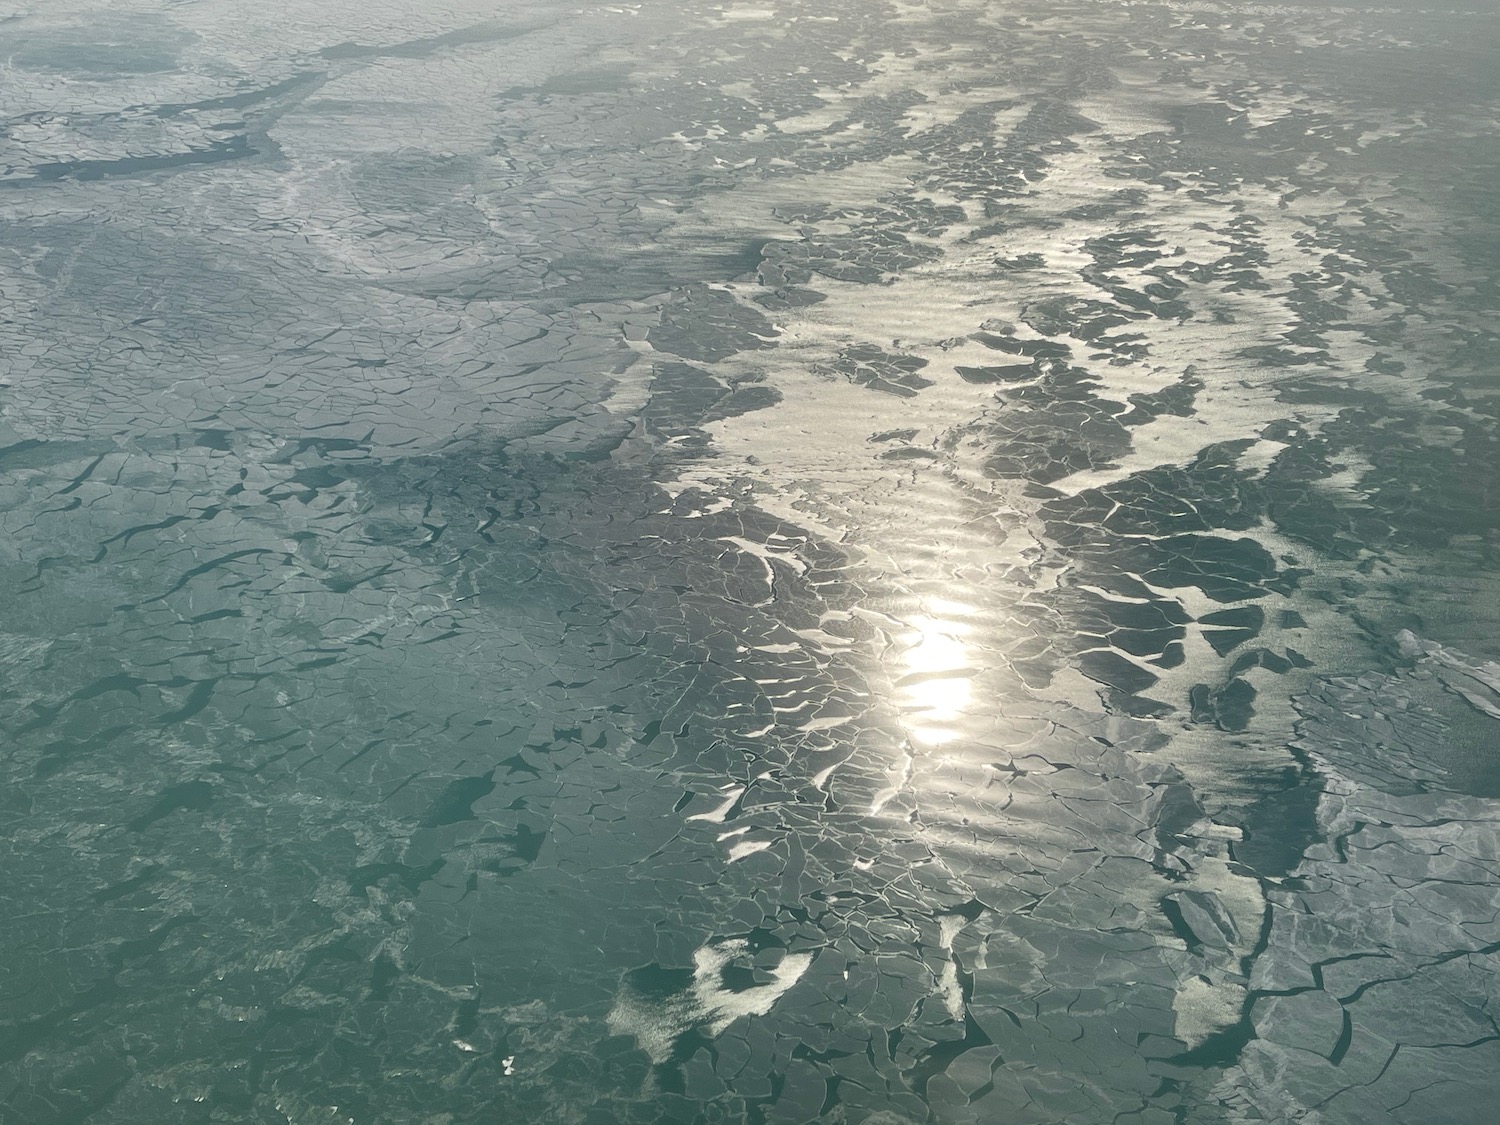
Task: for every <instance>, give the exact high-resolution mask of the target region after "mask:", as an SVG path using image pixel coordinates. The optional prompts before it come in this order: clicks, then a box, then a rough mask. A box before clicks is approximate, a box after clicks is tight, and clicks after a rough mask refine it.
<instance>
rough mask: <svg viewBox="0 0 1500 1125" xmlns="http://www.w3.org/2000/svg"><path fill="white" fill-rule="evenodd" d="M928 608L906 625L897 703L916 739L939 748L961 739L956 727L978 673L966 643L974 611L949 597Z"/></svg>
mask: <svg viewBox="0 0 1500 1125" xmlns="http://www.w3.org/2000/svg"><path fill="white" fill-rule="evenodd" d="M927 609H928V610H929V612H928V613H924V614H919V615H917V616H914V617H912V618H909V619H908V621H907V624H908V625H910V626H911V631H910V633H908V634H907V635H906V637H905V638H904V639H905V640H906V642H907V648H906V650H905V651H904V652H903V653H902V654H901V655H902V665H903V666H904V668H905V671H904V673H903V674H902V675H901V677H900V678H899V679H898V680H897V681H896V702H897V706H898V707H899V708H900V709H901V714H902V718H903V721H904V723H905V726H906V729H907V731H908V733H909V734H910V735H911V737H912V739H913V740H914V741H917V742H922V743H925V744H926V745H929V746H936V745H940V744H941V743H944V742H948V741H949V740H951V739H953V738H956V737H957V736H958V733H959V732H958V730H957V727H956V724H957V722H958V720H959V719H960V718H961V717H962V715H963V714H964V712H965V711H966V710H967V709H968V706H969V698H970V694H971V690H972V689H971V687H970V683H969V679H970V677H971V676H973V675H974V673H975V672H976V671H977V669H976V668H974V667H973V666H972V663H971V657H970V653H969V647H968V645H967V644H966V643H965V642H964V638H965V637H966V636H967V635H968V634H969V632H970V626H969V625H968V624H967V623H966V622H965V620H964V619H965V618H967V617H968V616H970V615H971V614H972V613H973V612H974V609H973V607H972V606H968V605H965V604H963V603H962V602H953V601H947V600H945V599H932V600H929V601H928V602H927Z"/></svg>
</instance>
